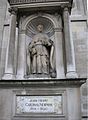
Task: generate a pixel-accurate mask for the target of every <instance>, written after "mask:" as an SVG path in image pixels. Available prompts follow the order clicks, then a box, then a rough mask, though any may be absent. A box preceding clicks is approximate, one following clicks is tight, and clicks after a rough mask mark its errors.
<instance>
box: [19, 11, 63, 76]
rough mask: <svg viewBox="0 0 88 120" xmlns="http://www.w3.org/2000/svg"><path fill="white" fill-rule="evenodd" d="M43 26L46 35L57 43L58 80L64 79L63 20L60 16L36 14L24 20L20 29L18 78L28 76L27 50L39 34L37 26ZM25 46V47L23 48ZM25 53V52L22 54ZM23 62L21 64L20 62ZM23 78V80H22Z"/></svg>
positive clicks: (56, 63)
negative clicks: (34, 37)
mask: <svg viewBox="0 0 88 120" xmlns="http://www.w3.org/2000/svg"><path fill="white" fill-rule="evenodd" d="M38 24H43V26H44V31H43V32H44V33H45V34H47V35H48V36H49V37H50V39H52V41H54V43H55V57H54V58H55V66H56V73H57V78H64V62H63V45H62V39H63V38H62V34H63V33H62V19H61V16H60V15H55V16H54V15H50V14H44V13H43V14H40V13H39V14H36V15H31V16H29V17H27V18H23V20H22V21H21V24H20V27H19V28H20V29H19V31H20V32H19V43H20V44H19V48H18V54H19V55H18V68H17V76H18V77H19V76H22V77H23V78H24V76H26V73H27V72H26V69H27V68H26V57H27V56H26V50H27V47H28V44H29V43H30V42H31V40H32V37H33V36H34V35H35V34H36V33H37V30H36V26H37V25H38ZM22 45H23V47H21V46H22ZM22 51H23V52H22ZM20 61H21V62H20ZM22 77H21V78H22Z"/></svg>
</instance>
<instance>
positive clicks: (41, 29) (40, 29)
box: [37, 24, 43, 32]
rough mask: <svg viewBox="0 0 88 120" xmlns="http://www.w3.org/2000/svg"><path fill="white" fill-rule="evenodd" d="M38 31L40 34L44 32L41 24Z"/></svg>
mask: <svg viewBox="0 0 88 120" xmlns="http://www.w3.org/2000/svg"><path fill="white" fill-rule="evenodd" d="M37 29H38V31H39V32H42V31H43V25H41V24H39V25H38V26H37Z"/></svg>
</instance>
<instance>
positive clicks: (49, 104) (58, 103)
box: [16, 95, 62, 114]
mask: <svg viewBox="0 0 88 120" xmlns="http://www.w3.org/2000/svg"><path fill="white" fill-rule="evenodd" d="M16 113H18V114H20V113H55V114H62V96H61V95H59V96H17V97H16Z"/></svg>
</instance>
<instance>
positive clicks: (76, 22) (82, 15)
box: [71, 0, 88, 120]
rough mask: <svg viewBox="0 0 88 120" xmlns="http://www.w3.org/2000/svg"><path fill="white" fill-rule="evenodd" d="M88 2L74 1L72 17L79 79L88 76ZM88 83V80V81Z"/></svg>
mask: <svg viewBox="0 0 88 120" xmlns="http://www.w3.org/2000/svg"><path fill="white" fill-rule="evenodd" d="M86 14H87V0H74V2H73V9H72V15H71V27H72V35H73V41H74V49H75V61H76V70H77V74H78V77H87V76H88V58H87V57H88V41H87V29H88V25H87V15H86ZM87 81H88V80H87ZM87 87H88V82H87V83H85V84H84V85H82V87H81V88H80V90H81V112H82V114H81V115H82V118H83V120H86V119H87V118H86V116H87V117H88V112H87V111H88V108H87V106H88V101H87V99H88V93H87Z"/></svg>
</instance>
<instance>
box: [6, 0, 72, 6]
mask: <svg viewBox="0 0 88 120" xmlns="http://www.w3.org/2000/svg"><path fill="white" fill-rule="evenodd" d="M72 1H73V0H8V2H9V3H10V5H18V4H27V3H28V4H31V3H49V2H62V3H63V2H69V3H71V4H72Z"/></svg>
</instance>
